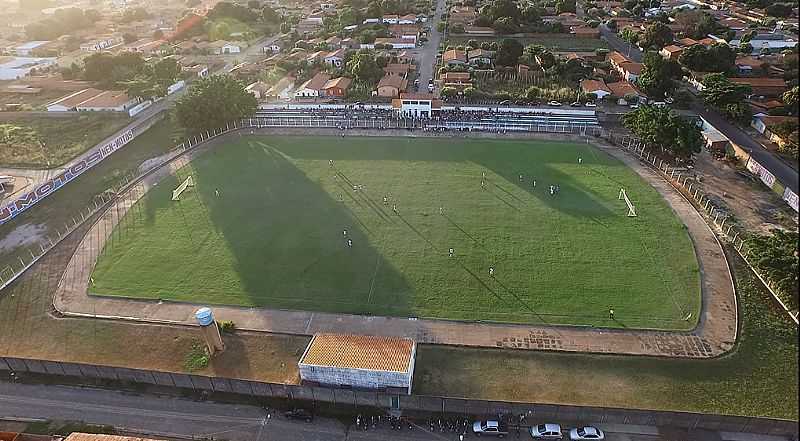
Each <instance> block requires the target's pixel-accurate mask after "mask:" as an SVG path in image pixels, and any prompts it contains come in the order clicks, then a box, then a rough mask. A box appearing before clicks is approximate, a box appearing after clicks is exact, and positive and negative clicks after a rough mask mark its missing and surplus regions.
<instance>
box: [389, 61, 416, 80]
mask: <svg viewBox="0 0 800 441" xmlns="http://www.w3.org/2000/svg"><path fill="white" fill-rule="evenodd" d="M411 67H412V65H411V64H409V63H389V64H387V65H386V67H384V68H383V74H384V75H386V76H390V75H397V76H399V77H401V78H408V73H409V71H411Z"/></svg>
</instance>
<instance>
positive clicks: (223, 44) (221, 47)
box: [208, 40, 242, 55]
mask: <svg viewBox="0 0 800 441" xmlns="http://www.w3.org/2000/svg"><path fill="white" fill-rule="evenodd" d="M208 47H209V49H211V53H212V54H214V55H225V54H238V53H240V52H242V47H241V46H239V45H238V44H235V43H231V42H228V41H225V40H217V41H213V42H211V43H209V45H208Z"/></svg>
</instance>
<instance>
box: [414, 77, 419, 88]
mask: <svg viewBox="0 0 800 441" xmlns="http://www.w3.org/2000/svg"><path fill="white" fill-rule="evenodd" d="M414 85H415V86H419V78H417V79H416V80H414Z"/></svg>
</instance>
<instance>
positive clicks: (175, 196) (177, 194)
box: [172, 175, 194, 201]
mask: <svg viewBox="0 0 800 441" xmlns="http://www.w3.org/2000/svg"><path fill="white" fill-rule="evenodd" d="M189 187H194V179H192V176H191V175H189V177H188V178H186V179H184V180H183V182H182V183H181V185H179V186H178V188H176V189H175V190H172V200H173V201H179V200H181V199H180V198H181V194H182V193H183V192H184V191H186V189H187V188H189Z"/></svg>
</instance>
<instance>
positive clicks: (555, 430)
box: [531, 423, 563, 439]
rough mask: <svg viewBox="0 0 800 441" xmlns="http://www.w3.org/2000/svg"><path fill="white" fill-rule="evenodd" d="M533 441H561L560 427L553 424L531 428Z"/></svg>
mask: <svg viewBox="0 0 800 441" xmlns="http://www.w3.org/2000/svg"><path fill="white" fill-rule="evenodd" d="M531 436H532V437H533V439H562V437H563V435H562V433H561V426H559V425H558V424H554V423H546V424H539V425H537V426H533V427H531Z"/></svg>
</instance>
